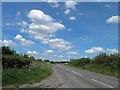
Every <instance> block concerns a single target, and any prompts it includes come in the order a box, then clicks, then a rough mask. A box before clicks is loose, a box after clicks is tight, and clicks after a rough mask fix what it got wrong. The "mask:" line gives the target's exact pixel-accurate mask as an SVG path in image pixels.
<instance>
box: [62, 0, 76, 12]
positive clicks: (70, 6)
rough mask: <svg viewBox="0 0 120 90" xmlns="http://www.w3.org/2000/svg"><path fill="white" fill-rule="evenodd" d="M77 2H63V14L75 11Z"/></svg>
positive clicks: (69, 0) (70, 0)
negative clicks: (64, 7)
mask: <svg viewBox="0 0 120 90" xmlns="http://www.w3.org/2000/svg"><path fill="white" fill-rule="evenodd" d="M76 5H77V2H76V0H68V1H66V2H65V6H66V10H65V11H64V13H65V14H69V13H70V12H71V10H76V7H75V6H76Z"/></svg>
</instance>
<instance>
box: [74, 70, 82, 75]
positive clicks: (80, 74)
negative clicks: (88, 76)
mask: <svg viewBox="0 0 120 90" xmlns="http://www.w3.org/2000/svg"><path fill="white" fill-rule="evenodd" d="M72 72H73V73H74V74H77V75H79V76H83V75H82V74H80V73H77V72H75V71H72Z"/></svg>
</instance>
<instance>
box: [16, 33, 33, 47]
mask: <svg viewBox="0 0 120 90" xmlns="http://www.w3.org/2000/svg"><path fill="white" fill-rule="evenodd" d="M15 39H16V40H18V41H20V42H21V44H22V45H32V44H34V42H32V41H31V40H26V39H25V38H23V37H22V36H21V35H19V34H18V35H16V37H15Z"/></svg>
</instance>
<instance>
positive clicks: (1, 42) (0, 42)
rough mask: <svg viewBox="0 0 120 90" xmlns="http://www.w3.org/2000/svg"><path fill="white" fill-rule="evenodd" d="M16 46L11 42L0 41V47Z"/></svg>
mask: <svg viewBox="0 0 120 90" xmlns="http://www.w3.org/2000/svg"><path fill="white" fill-rule="evenodd" d="M15 45H16V44H15V43H14V42H13V41H12V40H6V39H5V40H3V41H2V40H0V46H10V47H12V46H15Z"/></svg>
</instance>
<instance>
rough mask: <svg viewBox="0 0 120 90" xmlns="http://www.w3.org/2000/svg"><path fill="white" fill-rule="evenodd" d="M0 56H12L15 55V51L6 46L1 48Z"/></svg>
mask: <svg viewBox="0 0 120 90" xmlns="http://www.w3.org/2000/svg"><path fill="white" fill-rule="evenodd" d="M2 54H3V55H14V54H16V51H14V50H11V49H10V47H8V46H2Z"/></svg>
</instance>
